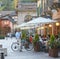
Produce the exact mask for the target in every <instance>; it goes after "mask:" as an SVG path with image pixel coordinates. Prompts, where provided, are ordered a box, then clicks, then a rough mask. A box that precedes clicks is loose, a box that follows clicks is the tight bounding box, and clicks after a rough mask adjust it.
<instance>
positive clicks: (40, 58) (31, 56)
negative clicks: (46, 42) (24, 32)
mask: <svg viewBox="0 0 60 59" xmlns="http://www.w3.org/2000/svg"><path fill="white" fill-rule="evenodd" d="M14 41H16V39H15V38H8V39H7V40H6V39H4V40H0V44H2V45H3V48H4V47H5V48H7V56H5V59H60V57H58V58H52V57H50V56H49V55H48V53H45V52H34V51H33V50H32V51H26V50H24V49H23V51H22V52H19V51H17V52H13V51H12V50H11V44H12V42H14ZM59 56H60V54H59Z"/></svg>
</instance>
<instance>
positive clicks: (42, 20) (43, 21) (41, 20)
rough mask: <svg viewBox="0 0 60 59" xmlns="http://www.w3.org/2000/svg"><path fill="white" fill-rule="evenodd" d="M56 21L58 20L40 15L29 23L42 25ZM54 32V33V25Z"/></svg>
mask: <svg viewBox="0 0 60 59" xmlns="http://www.w3.org/2000/svg"><path fill="white" fill-rule="evenodd" d="M55 22H57V21H55V20H52V19H49V18H43V17H38V18H35V19H33V20H31V21H29V22H28V23H29V24H40V25H41V24H49V23H55ZM52 33H53V27H52Z"/></svg>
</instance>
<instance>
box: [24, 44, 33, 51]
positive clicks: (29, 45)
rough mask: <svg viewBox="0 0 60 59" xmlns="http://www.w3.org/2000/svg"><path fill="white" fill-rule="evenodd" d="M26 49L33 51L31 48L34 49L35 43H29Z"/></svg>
mask: <svg viewBox="0 0 60 59" xmlns="http://www.w3.org/2000/svg"><path fill="white" fill-rule="evenodd" d="M25 49H26V50H27V51H31V50H32V49H33V44H31V43H29V44H27V45H26V46H25Z"/></svg>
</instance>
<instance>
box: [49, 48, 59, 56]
mask: <svg viewBox="0 0 60 59" xmlns="http://www.w3.org/2000/svg"><path fill="white" fill-rule="evenodd" d="M49 56H51V57H58V48H53V49H49Z"/></svg>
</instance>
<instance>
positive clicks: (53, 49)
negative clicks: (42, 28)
mask: <svg viewBox="0 0 60 59" xmlns="http://www.w3.org/2000/svg"><path fill="white" fill-rule="evenodd" d="M48 47H49V56H51V57H58V41H57V40H56V39H55V36H54V35H51V37H50V40H49V41H48Z"/></svg>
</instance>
